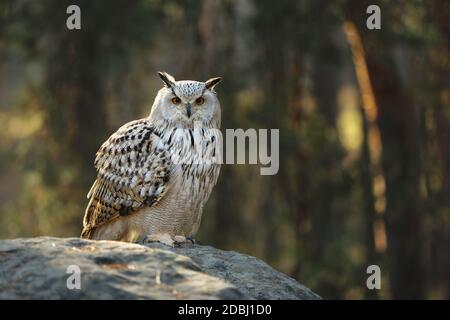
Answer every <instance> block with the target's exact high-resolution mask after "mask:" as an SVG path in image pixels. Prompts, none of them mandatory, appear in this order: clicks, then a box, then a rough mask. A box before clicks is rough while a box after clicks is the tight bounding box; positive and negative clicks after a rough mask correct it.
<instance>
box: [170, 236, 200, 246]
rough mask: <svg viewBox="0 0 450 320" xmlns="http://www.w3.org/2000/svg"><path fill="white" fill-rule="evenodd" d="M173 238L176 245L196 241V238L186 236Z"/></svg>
mask: <svg viewBox="0 0 450 320" xmlns="http://www.w3.org/2000/svg"><path fill="white" fill-rule="evenodd" d="M173 240H174V241H175V244H176V245H181V244H184V243H191V244H194V243H195V240H194V239H193V238H191V237H185V236H175V237H173Z"/></svg>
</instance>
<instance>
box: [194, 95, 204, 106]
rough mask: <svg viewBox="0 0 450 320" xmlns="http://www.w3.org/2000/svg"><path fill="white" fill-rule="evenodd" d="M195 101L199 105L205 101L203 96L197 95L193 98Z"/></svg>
mask: <svg viewBox="0 0 450 320" xmlns="http://www.w3.org/2000/svg"><path fill="white" fill-rule="evenodd" d="M195 103H196V104H197V105H199V106H200V105H202V104H204V103H205V98H203V97H199V98H197V99H196V100H195Z"/></svg>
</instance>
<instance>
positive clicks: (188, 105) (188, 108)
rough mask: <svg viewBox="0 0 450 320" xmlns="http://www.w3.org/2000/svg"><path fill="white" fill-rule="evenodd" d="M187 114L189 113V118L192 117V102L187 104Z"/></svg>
mask: <svg viewBox="0 0 450 320" xmlns="http://www.w3.org/2000/svg"><path fill="white" fill-rule="evenodd" d="M186 114H187V116H188V118H190V117H191V115H192V106H191V104H190V103H188V104H187V105H186Z"/></svg>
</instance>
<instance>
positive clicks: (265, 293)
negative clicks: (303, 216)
mask: <svg viewBox="0 0 450 320" xmlns="http://www.w3.org/2000/svg"><path fill="white" fill-rule="evenodd" d="M70 265H76V266H78V267H79V268H80V270H81V288H80V289H79V290H78V289H72V290H70V289H68V288H67V280H68V278H69V277H70V276H71V273H67V268H68V267H69V266H70ZM0 299H320V297H319V296H318V295H316V294H315V293H313V292H312V291H311V290H309V289H308V288H306V287H304V286H303V285H301V284H299V283H298V282H297V281H295V280H294V279H292V278H290V277H288V276H286V275H285V274H283V273H281V272H278V271H276V270H274V269H273V268H271V267H270V266H269V265H267V264H266V263H264V262H262V261H260V260H258V259H256V258H254V257H251V256H247V255H243V254H240V253H236V252H233V251H222V250H218V249H215V248H212V247H210V246H201V245H189V244H186V245H183V246H181V247H176V248H170V247H167V246H164V245H161V244H158V243H152V244H149V245H146V246H144V245H140V244H132V243H124V242H116V241H90V240H82V239H78V238H51V237H39V238H27V239H22V238H21V239H11V240H0Z"/></svg>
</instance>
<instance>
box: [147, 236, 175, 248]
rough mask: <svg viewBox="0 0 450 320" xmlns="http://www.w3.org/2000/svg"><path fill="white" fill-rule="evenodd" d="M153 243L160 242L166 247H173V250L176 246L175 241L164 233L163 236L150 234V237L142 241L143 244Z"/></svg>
mask: <svg viewBox="0 0 450 320" xmlns="http://www.w3.org/2000/svg"><path fill="white" fill-rule="evenodd" d="M151 242H159V243H162V244H165V245H166V246H169V247H172V248H173V247H174V245H175V241H174V240H173V239H172V237H171V236H170V235H169V234H167V233H163V234H149V235H146V236H145V237H144V238H143V239H142V243H143V244H147V243H151Z"/></svg>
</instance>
